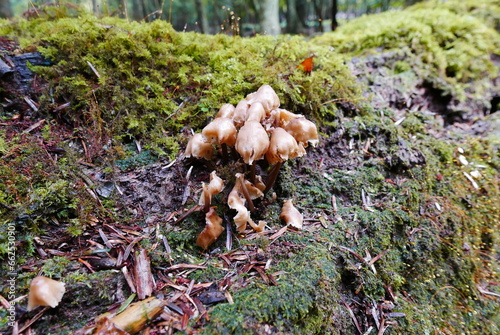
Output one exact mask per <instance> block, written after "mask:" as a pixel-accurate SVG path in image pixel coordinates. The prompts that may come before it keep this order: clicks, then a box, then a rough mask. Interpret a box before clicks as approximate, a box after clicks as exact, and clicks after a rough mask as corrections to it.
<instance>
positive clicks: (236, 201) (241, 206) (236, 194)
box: [227, 173, 266, 233]
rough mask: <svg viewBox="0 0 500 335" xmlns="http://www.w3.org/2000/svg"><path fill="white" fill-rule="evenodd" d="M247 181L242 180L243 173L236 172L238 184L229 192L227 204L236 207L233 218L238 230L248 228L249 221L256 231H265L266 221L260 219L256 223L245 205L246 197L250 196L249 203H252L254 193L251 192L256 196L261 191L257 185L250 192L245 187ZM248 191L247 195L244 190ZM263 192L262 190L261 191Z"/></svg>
mask: <svg viewBox="0 0 500 335" xmlns="http://www.w3.org/2000/svg"><path fill="white" fill-rule="evenodd" d="M244 183H245V181H243V182H242V175H241V174H238V173H237V174H236V184H235V185H234V187H233V189H232V190H231V193H229V196H228V198H227V204H228V206H229V208H231V209H234V210H236V211H237V214H236V215H235V216H234V218H233V220H234V223H235V224H236V228H237V230H238V232H240V233H243V232H244V231H245V229H246V226H247V223H248V224H250V226H251V227H252V228H253V229H254V230H255V231H258V232H260V231H263V230H264V227H265V226H266V222H265V221H259V223H258V224H256V223H255V222H254V221H253V220H252V218H251V217H250V211H249V210H248V209H247V208H246V207H245V201H246V198H247V197H248V201H249V204H250V203H251V197H252V195H251V194H250V193H253V192H255V194H253V195H254V196H257V194H259V192H257V191H256V190H258V189H257V188H256V187H255V190H251V191H250V192H248V190H246V188H245V184H244ZM245 190H246V192H248V194H247V195H246V196H245V195H244V192H245ZM260 194H262V192H260Z"/></svg>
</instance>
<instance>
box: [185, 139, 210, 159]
mask: <svg viewBox="0 0 500 335" xmlns="http://www.w3.org/2000/svg"><path fill="white" fill-rule="evenodd" d="M212 153H213V148H212V145H211V144H210V143H207V142H206V141H205V137H204V136H203V134H201V133H196V134H194V135H193V137H191V138H190V139H189V142H188V144H187V146H186V151H185V152H184V155H185V156H186V157H195V158H205V159H211V158H212Z"/></svg>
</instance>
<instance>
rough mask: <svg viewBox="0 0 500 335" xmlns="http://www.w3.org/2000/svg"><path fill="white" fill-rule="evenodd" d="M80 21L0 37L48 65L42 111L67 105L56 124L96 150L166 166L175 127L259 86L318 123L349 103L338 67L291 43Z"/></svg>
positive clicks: (320, 50)
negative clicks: (139, 152)
mask: <svg viewBox="0 0 500 335" xmlns="http://www.w3.org/2000/svg"><path fill="white" fill-rule="evenodd" d="M81 15H82V16H79V17H75V18H62V19H57V20H49V19H47V18H43V19H32V20H22V19H19V20H16V21H14V22H10V21H3V23H2V24H1V27H0V35H7V36H12V37H15V38H16V39H18V40H19V42H20V44H21V47H22V48H24V49H37V50H38V51H40V52H42V54H43V55H44V56H45V57H47V58H48V59H50V60H51V61H52V62H53V64H54V65H53V66H51V67H48V68H42V69H37V71H38V72H39V73H43V76H44V78H47V79H48V80H49V81H50V86H51V95H50V96H43V97H41V101H40V103H41V111H44V112H49V111H50V110H53V109H54V108H55V107H57V104H63V103H66V102H70V107H69V109H70V110H69V111H66V112H64V113H63V115H59V116H60V117H67V118H68V119H69V120H71V122H73V123H74V125H75V126H81V127H84V128H85V129H86V128H90V129H86V131H87V132H88V131H89V130H91V131H92V134H91V135H93V136H96V134H97V135H99V136H101V137H103V139H102V142H105V141H106V140H107V139H109V138H110V137H111V138H112V139H113V140H115V141H114V142H113V144H114V145H117V146H120V145H121V144H122V142H123V140H125V141H127V140H128V141H131V140H141V141H143V142H144V143H145V147H146V148H152V149H154V150H155V151H156V152H158V153H159V154H163V155H164V154H167V155H168V156H169V157H170V158H173V157H175V156H176V154H177V152H178V150H179V143H180V142H182V140H181V138H182V137H184V136H182V135H184V134H183V133H182V132H181V130H182V129H183V127H185V126H189V127H191V128H195V129H196V128H199V127H201V126H203V125H204V123H206V122H207V119H208V118H209V117H210V116H212V115H214V113H215V112H216V111H217V110H218V108H219V107H220V106H221V105H222V104H224V103H236V102H237V101H239V100H240V99H241V98H243V97H244V96H245V95H246V94H248V92H253V91H256V89H257V88H258V87H260V86H262V85H263V84H269V85H272V86H273V87H274V88H275V89H276V90H277V92H278V94H279V95H280V97H281V99H282V104H283V105H284V106H285V107H288V108H290V109H293V110H296V111H299V112H301V113H305V114H313V113H314V114H316V115H317V116H320V115H323V116H325V115H327V114H334V113H335V108H333V107H332V106H334V105H329V106H321V103H323V102H324V101H326V100H331V99H335V98H340V97H342V98H343V99H354V98H355V97H356V94H357V93H358V91H357V89H356V88H355V86H354V82H353V78H352V76H351V75H350V74H349V72H348V71H347V68H346V66H345V65H343V62H342V59H341V57H339V56H338V55H337V54H335V53H333V52H329V51H328V49H327V48H326V47H317V46H314V45H311V44H308V43H307V42H306V41H305V40H304V39H302V38H300V37H290V36H280V37H277V38H274V37H270V36H258V37H256V38H253V39H244V38H239V37H229V36H226V35H215V36H207V35H200V34H195V33H179V32H176V31H174V30H173V29H172V27H171V26H170V25H169V24H168V23H166V22H165V21H155V22H152V23H147V24H146V23H138V22H128V21H125V20H121V19H117V18H110V17H105V18H102V19H97V18H96V17H92V16H89V15H87V14H85V13H81ZM311 52H315V53H316V54H317V55H319V57H318V63H319V64H320V65H318V66H317V67H316V69H315V76H307V75H306V74H304V72H303V71H301V70H300V69H297V66H298V65H299V64H300V62H301V61H302V60H303V59H305V58H307V57H309V54H310V53H311ZM340 78H342V80H336V79H340ZM320 91H321V94H319V93H320ZM323 91H324V92H328V93H326V94H324V92H323ZM54 105H56V106H54ZM59 114H61V113H59ZM104 144H106V143H101V146H102V145H104ZM117 150H118V149H117ZM96 154H97V153H96Z"/></svg>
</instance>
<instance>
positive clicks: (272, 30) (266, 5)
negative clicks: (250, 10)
mask: <svg viewBox="0 0 500 335" xmlns="http://www.w3.org/2000/svg"><path fill="white" fill-rule="evenodd" d="M259 2H260V4H259V8H258V12H259V20H260V29H261V31H262V32H263V33H266V34H268V35H279V34H280V33H281V28H280V7H279V0H262V1H259Z"/></svg>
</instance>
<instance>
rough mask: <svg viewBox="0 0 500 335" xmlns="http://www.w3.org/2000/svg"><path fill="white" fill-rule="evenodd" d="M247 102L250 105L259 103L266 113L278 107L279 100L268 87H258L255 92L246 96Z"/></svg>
mask: <svg viewBox="0 0 500 335" xmlns="http://www.w3.org/2000/svg"><path fill="white" fill-rule="evenodd" d="M247 100H248V103H249V104H250V105H252V104H254V103H256V102H260V103H261V104H262V106H263V107H264V109H265V111H266V112H267V113H269V112H270V111H271V110H273V109H275V108H278V107H279V106H280V98H279V97H278V95H277V94H276V92H275V91H274V90H273V88H272V87H271V86H269V85H263V86H261V87H259V89H258V90H257V92H255V93H253V94H251V95H249V96H247Z"/></svg>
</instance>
